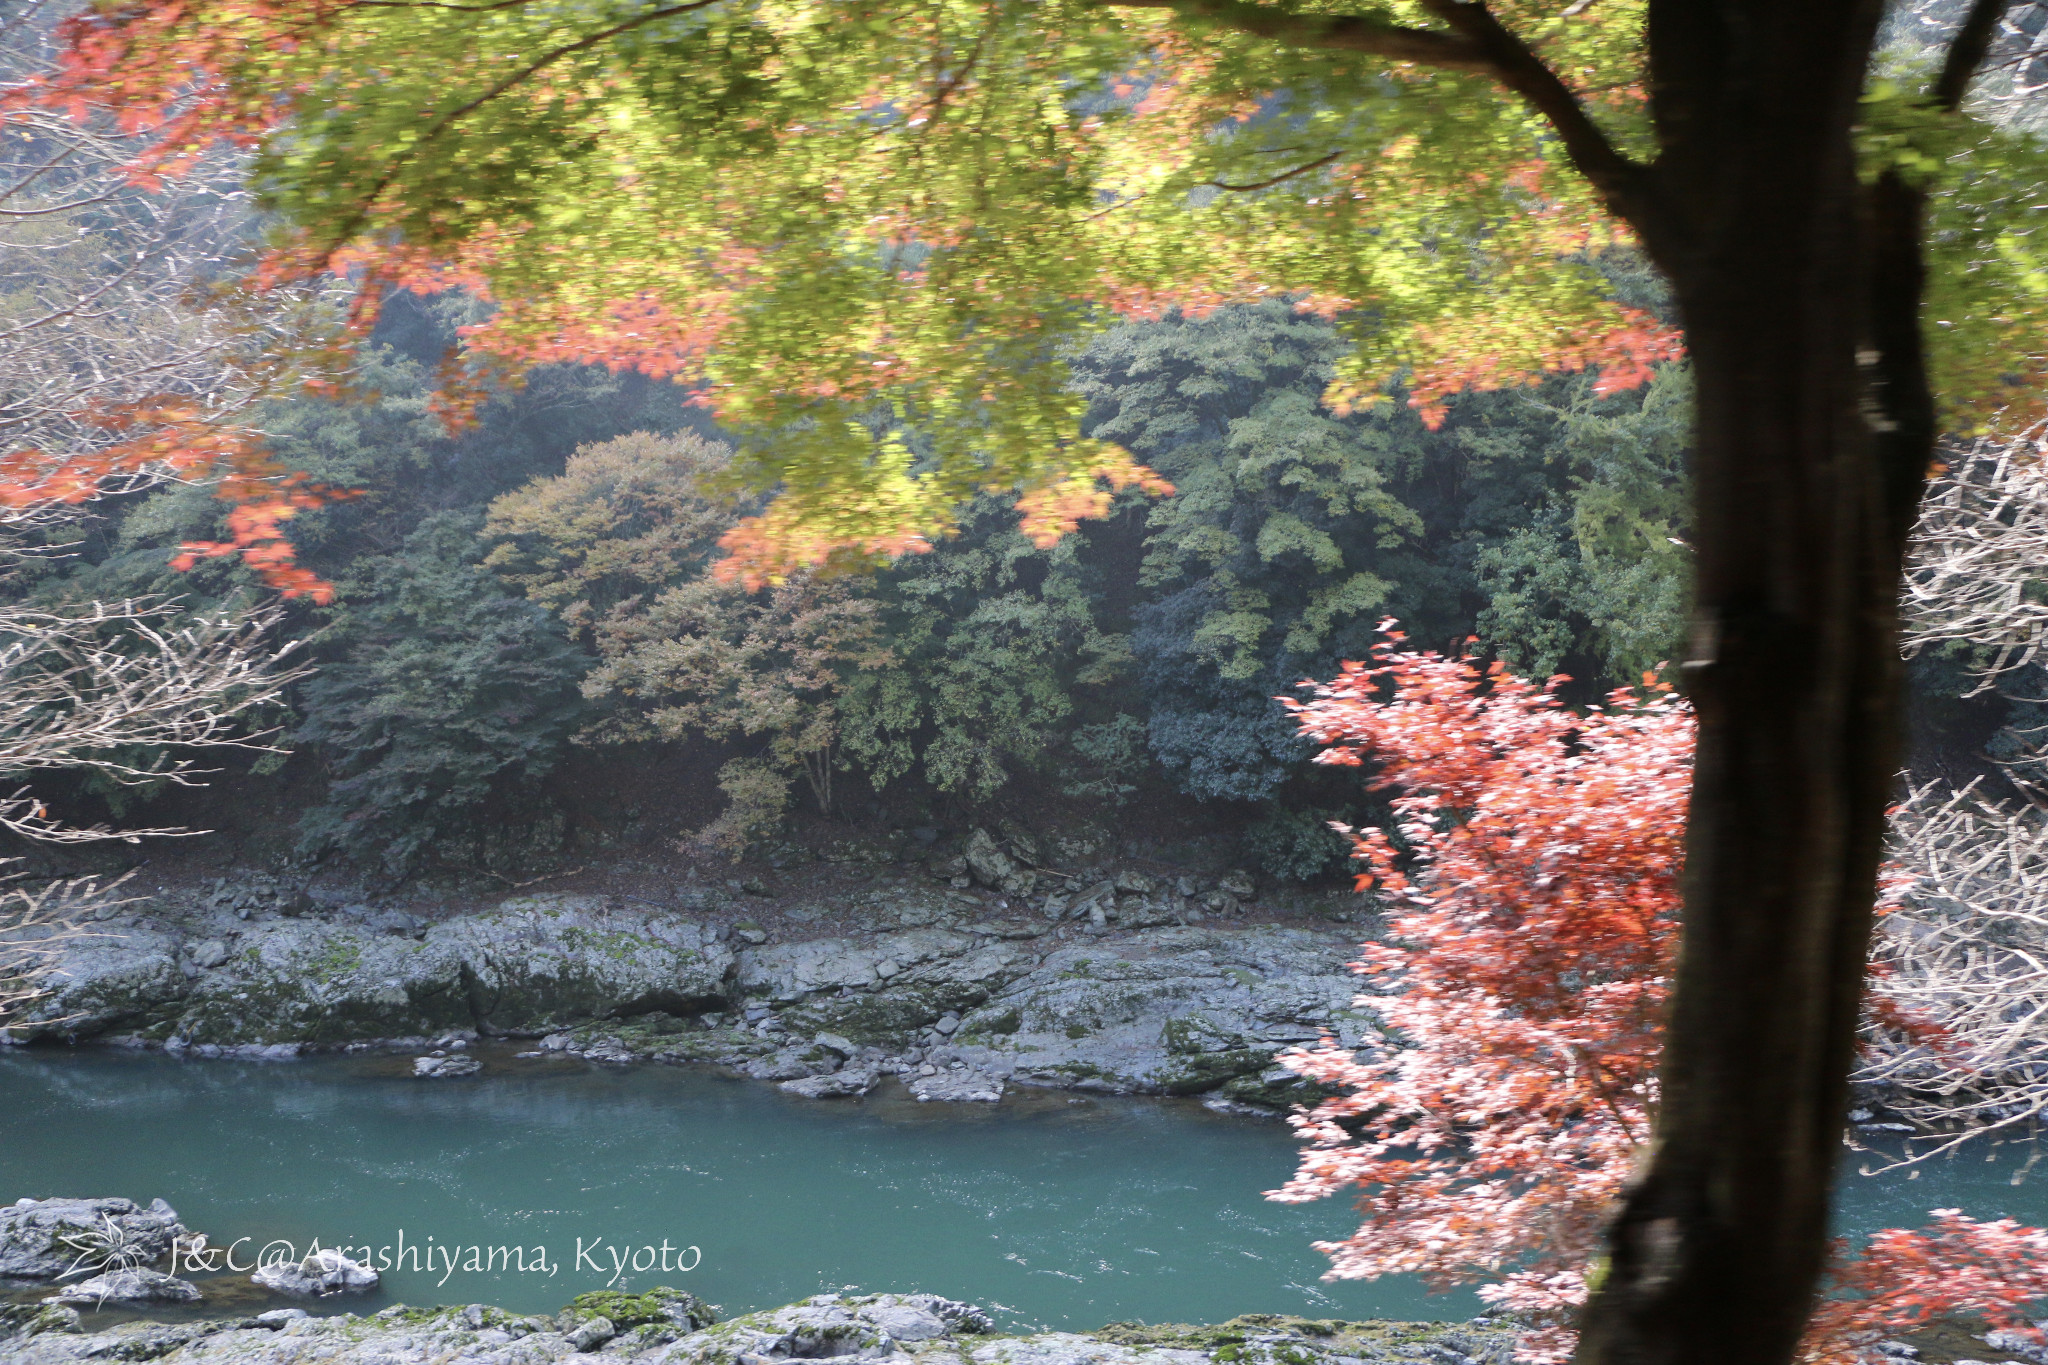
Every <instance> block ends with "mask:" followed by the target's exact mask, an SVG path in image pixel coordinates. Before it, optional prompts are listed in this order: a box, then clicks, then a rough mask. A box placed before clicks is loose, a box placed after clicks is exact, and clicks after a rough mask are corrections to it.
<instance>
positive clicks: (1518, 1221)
mask: <svg viewBox="0 0 2048 1365" xmlns="http://www.w3.org/2000/svg"><path fill="white" fill-rule="evenodd" d="M1403 641H1404V637H1403V636H1402V635H1401V634H1400V633H1399V632H1398V631H1395V630H1393V629H1392V628H1391V623H1388V625H1387V628H1386V639H1385V641H1384V642H1383V643H1382V644H1381V645H1380V646H1378V647H1377V648H1376V650H1375V654H1374V658H1373V660H1372V662H1371V663H1370V664H1357V663H1347V664H1346V665H1344V668H1343V671H1342V672H1341V673H1340V675H1339V676H1338V677H1337V678H1336V679H1335V680H1334V681H1331V682H1326V683H1311V684H1307V685H1306V686H1308V687H1309V688H1310V690H1311V696H1310V699H1309V700H1307V701H1292V700H1288V701H1287V705H1288V706H1289V707H1290V708H1292V709H1293V711H1294V713H1295V715H1296V717H1297V719H1298V720H1299V722H1300V725H1301V729H1302V733H1303V734H1305V735H1307V736H1308V737H1309V738H1311V739H1312V740H1314V741H1316V742H1317V743H1318V744H1321V745H1322V746H1324V747H1323V750H1322V752H1321V753H1320V754H1319V755H1318V761H1319V762H1323V763H1330V764H1338V765H1346V766H1358V765H1361V764H1364V763H1366V762H1368V761H1370V762H1371V763H1372V764H1374V765H1375V767H1376V774H1375V782H1376V784H1377V785H1379V786H1381V787H1383V788H1386V789H1389V790H1391V791H1393V792H1394V793H1396V795H1395V796H1394V798H1393V801H1392V806H1393V809H1394V811H1395V814H1396V817H1397V825H1396V829H1395V831H1394V833H1395V835H1396V836H1397V838H1389V836H1388V834H1387V832H1386V831H1383V830H1379V829H1367V830H1364V831H1350V830H1347V831H1346V832H1347V833H1350V834H1351V835H1352V837H1353V839H1354V840H1355V843H1356V846H1357V856H1358V857H1360V858H1361V859H1362V860H1364V861H1365V862H1366V863H1367V864H1368V865H1369V869H1370V870H1369V871H1367V872H1365V873H1363V874H1362V875H1361V876H1360V877H1359V889H1360V890H1366V889H1370V888H1374V887H1377V888H1378V889H1379V891H1380V892H1381V894H1382V896H1383V897H1384V899H1385V903H1386V904H1387V906H1388V907H1389V910H1390V914H1389V915H1388V918H1387V923H1386V932H1385V935H1384V938H1383V940H1382V941H1380V942H1375V943H1369V944H1367V945H1365V948H1364V957H1363V959H1362V960H1361V961H1360V962H1359V963H1358V964H1356V965H1357V968H1358V970H1359V971H1360V972H1362V973H1363V974H1364V975H1365V976H1367V977H1368V978H1369V979H1370V981H1371V982H1372V983H1373V987H1374V990H1375V992H1376V993H1375V994H1373V995H1371V996H1368V997H1366V998H1365V1001H1364V1003H1367V1004H1369V1005H1370V1006H1371V1007H1372V1008H1373V1009H1374V1011H1375V1012H1376V1013H1377V1015H1378V1017H1379V1019H1380V1020H1381V1021H1382V1024H1383V1026H1384V1029H1385V1031H1386V1032H1385V1039H1384V1041H1383V1043H1382V1044H1381V1045H1380V1046H1378V1047H1376V1048H1369V1049H1366V1050H1364V1051H1362V1052H1360V1053H1356V1054H1354V1053H1353V1052H1351V1051H1349V1050H1346V1049H1342V1048H1339V1047H1338V1046H1336V1044H1335V1043H1334V1041H1332V1040H1328V1039H1325V1040H1324V1042H1323V1043H1322V1044H1321V1045H1320V1046H1318V1047H1316V1048H1311V1049H1296V1050H1293V1051H1291V1052H1288V1053H1286V1054H1283V1056H1282V1057H1281V1061H1282V1062H1283V1063H1284V1064H1285V1065H1287V1066H1288V1067H1290V1068H1291V1069H1293V1070H1294V1071H1296V1072H1298V1073H1300V1074H1301V1075H1303V1076H1307V1077H1310V1078H1312V1079H1314V1080H1317V1081H1320V1082H1323V1083H1324V1084H1326V1085H1329V1086H1333V1087H1336V1088H1338V1090H1339V1091H1340V1093H1339V1094H1338V1095H1337V1096H1336V1097H1335V1098H1332V1099H1330V1100H1327V1101H1325V1102H1324V1103H1322V1104H1321V1105H1319V1106H1317V1107H1316V1108H1315V1109H1314V1110H1312V1111H1307V1112H1303V1113H1300V1114H1297V1115H1296V1116H1295V1118H1294V1125H1295V1128H1296V1129H1297V1131H1298V1132H1299V1133H1300V1134H1301V1136H1302V1137H1303V1139H1304V1140H1305V1144H1306V1145H1305V1148H1304V1150H1303V1152H1302V1157H1301V1166H1300V1169H1299V1171H1297V1173H1296V1174H1295V1176H1294V1178H1293V1179H1292V1180H1290V1181H1288V1183H1287V1184H1286V1185H1285V1186H1284V1187H1282V1188H1281V1189H1279V1190H1277V1191H1274V1192H1273V1194H1272V1197H1273V1198H1275V1199H1279V1200H1283V1201H1287V1202H1298V1201H1304V1200H1309V1199H1317V1198H1321V1197H1324V1196H1326V1195H1330V1194H1334V1193H1336V1192H1337V1191H1339V1190H1347V1189H1353V1188H1356V1189H1358V1190H1360V1191H1361V1193H1360V1196H1359V1204H1358V1207H1359V1210H1360V1211H1361V1212H1362V1213H1363V1214H1364V1215H1365V1221H1364V1223H1363V1225H1362V1226H1361V1227H1360V1228H1359V1230H1358V1232H1357V1233H1355V1234H1354V1235H1353V1236H1351V1237H1348V1238H1345V1239H1344V1240H1342V1241H1337V1242H1321V1243H1317V1249H1318V1250H1320V1251H1323V1252H1324V1253H1326V1254H1327V1255H1328V1256H1329V1257H1330V1258H1331V1262H1332V1265H1331V1270H1330V1275H1331V1277H1332V1278H1339V1279H1355V1278H1368V1279H1369V1278H1374V1277H1377V1276H1380V1275H1387V1274H1396V1273H1410V1274H1418V1275H1421V1276H1423V1277H1424V1278H1425V1279H1426V1280H1427V1281H1429V1282H1430V1283H1431V1284H1432V1285H1433V1286H1435V1287H1439V1288H1442V1287H1448V1286H1449V1285H1451V1284H1456V1283H1466V1282H1472V1281H1484V1282H1486V1283H1484V1284H1483V1285H1482V1287H1481V1288H1480V1290H1479V1293H1480V1296H1481V1297H1482V1298H1483V1299H1485V1300H1486V1301H1488V1302H1489V1303H1492V1304H1495V1305H1497V1306H1499V1307H1501V1308H1503V1309H1508V1310H1512V1311H1514V1312H1516V1313H1517V1314H1519V1315H1521V1316H1522V1317H1523V1319H1524V1320H1525V1321H1526V1322H1528V1323H1530V1324H1531V1326H1530V1328H1529V1330H1528V1331H1526V1332H1525V1333H1524V1334H1523V1336H1522V1339H1521V1343H1520V1352H1519V1353H1520V1356H1521V1358H1522V1359H1524V1360H1528V1361H1532V1362H1555V1361H1562V1360H1564V1359H1566V1358H1567V1357H1568V1356H1569V1355H1570V1353H1571V1350H1572V1348H1573V1346H1574V1344H1575V1340H1576V1334H1575V1332H1574V1331H1573V1329H1572V1327H1571V1325H1570V1324H1571V1323H1572V1321H1573V1320H1574V1318H1575V1317H1576V1316H1577V1313H1578V1310H1579V1309H1580V1308H1581V1307H1582V1306H1583V1305H1584V1304H1585V1302H1586V1299H1587V1294H1588V1289H1589V1285H1590V1283H1591V1282H1592V1281H1593V1280H1594V1279H1596V1278H1597V1276H1598V1275H1599V1273H1600V1262H1599V1259H1598V1257H1599V1250H1600V1245H1601V1231H1602V1227H1603V1225H1604V1223H1605V1221H1606V1219H1607V1218H1608V1216H1609V1215H1610V1213H1611V1210H1612V1207H1613V1205H1614V1203H1615V1200H1616V1199H1617V1197H1618V1196H1619V1194H1620V1193H1621V1190H1622V1187H1623V1184H1624V1182H1625V1181H1626V1180H1627V1179H1628V1176H1629V1174H1630V1172H1631V1170H1632V1169H1633V1168H1634V1166H1635V1164H1636V1161H1637V1158H1638V1156H1639V1154H1640V1152H1641V1144H1642V1143H1643V1142H1644V1141H1645V1140H1646V1139H1647V1137H1648V1135H1649V1132H1650V1126H1651V1117H1652V1112H1653V1110H1654V1109H1655V1106H1656V1103H1657V1095H1658V1086H1657V1064H1658V1056H1659V1051H1660V1048H1661V1035H1662V1028H1663V1018H1664V1006H1665V1002H1666V998H1667V995H1668V992H1669V989H1670V977H1671V966H1672V957H1673V954H1674V952H1675V951H1676V947H1677V941H1678V914H1679V907H1680V879H1681V877H1682V875H1683V869H1684V838H1685V821H1686V810H1687V804H1688V800H1689V796H1690V790H1691V784H1692V750H1693V720H1692V715H1691V711H1690V709H1689V708H1688V707H1687V706H1686V705H1685V704H1684V702H1683V701H1681V700H1680V699H1679V698H1678V697H1676V696H1675V695H1673V693H1672V691H1671V689H1670V687H1669V685H1668V684H1665V683H1663V682H1661V681H1659V680H1658V679H1657V678H1656V677H1655V676H1654V675H1646V676H1645V677H1644V679H1643V681H1642V685H1641V687H1640V688H1635V689H1627V688H1624V689H1621V690H1618V691H1616V692H1614V693H1612V694H1611V695H1610V696H1609V697H1608V698H1607V700H1606V703H1605V704H1604V705H1601V706H1595V707H1590V708H1588V709H1587V710H1585V711H1584V712H1575V711H1573V710H1571V709H1569V708H1567V707H1566V706H1565V705H1563V703H1562V702H1560V700H1559V699H1558V696H1557V693H1556V686H1555V685H1556V684H1557V683H1559V682H1561V681H1563V679H1561V678H1553V679H1551V680H1550V682H1549V683H1547V684H1540V685H1539V684H1537V683H1535V682H1532V681H1530V680H1528V679H1524V678H1520V677H1517V676H1515V675H1514V674H1513V673H1512V672H1510V671H1509V670H1508V669H1507V668H1506V667H1505V666H1503V665H1501V664H1498V663H1495V664H1492V665H1490V666H1486V667H1482V666H1481V665H1480V664H1479V663H1478V662H1477V661H1475V660H1474V659H1471V658H1469V657H1468V658H1461V659H1451V658H1446V657H1444V656H1442V655H1439V654H1435V653H1428V652H1410V651H1406V650H1404V649H1403V648H1402V644H1403ZM1283 700H1286V699H1283ZM1397 840H1398V842H1397ZM1892 1022H1894V1023H1895V1024H1896V1022H1897V1021H1892ZM1932 1216H1933V1218H1934V1223H1933V1225H1932V1227H1931V1228H1930V1229H1928V1230H1926V1231H1923V1232H1913V1231H1907V1230H1904V1229H1890V1230H1887V1231H1885V1232H1881V1233H1879V1234H1877V1235H1876V1236H1875V1237H1873V1238H1872V1239H1871V1241H1870V1244H1869V1246H1868V1247H1867V1248H1866V1249H1865V1250H1864V1251H1863V1252H1862V1254H1861V1255H1860V1256H1858V1257H1856V1258H1855V1259H1854V1260H1846V1259H1845V1258H1844V1255H1838V1262H1839V1264H1838V1267H1837V1269H1836V1271H1835V1274H1834V1277H1833V1290H1832V1292H1831V1293H1830V1295H1829V1297H1828V1298H1827V1299H1826V1300H1825V1301H1824V1302H1823V1304H1822V1306H1821V1308H1820V1311H1819V1312H1818V1313H1817V1314H1816V1315H1815V1317H1814V1319H1813V1321H1812V1323H1811V1325H1810V1327H1809V1329H1808V1332H1807V1335H1806V1338H1805V1341H1804V1343H1803V1345H1802V1348H1801V1351H1802V1357H1803V1358H1804V1359H1806V1360H1809V1361H1815V1362H1834V1361H1848V1360H1854V1359H1857V1358H1858V1357H1859V1355H1860V1354H1861V1353H1862V1352H1863V1351H1864V1350H1865V1349H1867V1348H1868V1347H1869V1346H1870V1345H1872V1344H1874V1343H1875V1342H1876V1341H1877V1340H1879V1339H1880V1338H1882V1337H1884V1336H1886V1335H1890V1334H1893V1333H1896V1332H1899V1331H1906V1330H1911V1329H1912V1328H1914V1327H1918V1326H1922V1325H1925V1324H1926V1323H1927V1322H1928V1321H1929V1320H1931V1319H1933V1318H1936V1317H1942V1316H1948V1315H1952V1314H1957V1313H1974V1314H1976V1315H1979V1316H1981V1317H1982V1318H1983V1319H1984V1320H1985V1321H1986V1322H1988V1323H1989V1324H1990V1325H1991V1326H1994V1327H2017V1328H2020V1329H2022V1330H2024V1331H2027V1332H2032V1331H2033V1329H2032V1328H2031V1327H2030V1326H2029V1325H2028V1323H2027V1320H2026V1318H2025V1317H2024V1316H2023V1310H2024V1309H2025V1308H2026V1307H2027V1306H2028V1305H2029V1304H2031V1303H2037V1302H2039V1301H2041V1300H2044V1299H2048V1231H2044V1230H2042V1229H2038V1228H2025V1227H2020V1226H2018V1225H2016V1224H2014V1223H2012V1222H2010V1221H2000V1222H1994V1223H1979V1222H1975V1221H1973V1220H1971V1219H1969V1218H1966V1217H1964V1216H1962V1214H1961V1213H1959V1212H1957V1211H1955V1210H1936V1211H1935V1213H1934V1214H1933V1215H1932Z"/></svg>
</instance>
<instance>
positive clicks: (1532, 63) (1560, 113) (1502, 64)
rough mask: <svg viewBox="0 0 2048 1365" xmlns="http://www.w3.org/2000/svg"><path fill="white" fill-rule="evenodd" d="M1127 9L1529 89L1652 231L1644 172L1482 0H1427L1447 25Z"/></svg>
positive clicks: (1235, 8)
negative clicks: (1180, 16) (1197, 20)
mask: <svg viewBox="0 0 2048 1365" xmlns="http://www.w3.org/2000/svg"><path fill="white" fill-rule="evenodd" d="M1102 3H1104V4H1105V5H1109V6H1112V7H1116V8H1125V9H1170V10H1173V11H1175V12H1177V13H1180V14H1185V15H1188V16H1190V17H1193V18H1200V19H1207V20H1209V21H1211V22H1212V23H1217V24H1221V25H1223V26H1224V27H1226V28H1233V29H1236V30H1237V31H1238V32H1240V33H1249V34H1251V35H1252V36H1253V37H1257V38H1270V39H1272V40H1274V41H1275V42H1281V43H1287V44H1290V45H1292V46H1296V47H1311V48H1321V49H1325V50H1329V51H1336V52H1362V53H1365V54H1367V55H1369V56H1374V57H1385V58H1387V59H1388V60H1390V61H1397V62H1414V63H1416V64H1417V65H1419V66H1433V67H1437V68H1440V69H1442V70H1446V71H1462V72H1469V73H1471V74H1474V75H1481V76H1488V77H1491V78H1492V79H1493V80H1495V81H1497V82H1498V83H1499V84H1501V85H1502V86H1504V87H1505V88H1507V89H1509V90H1511V91H1513V92H1514V93H1515V94H1517V95H1520V96H1521V97H1522V99H1523V100H1524V101H1525V102H1526V103H1527V104H1528V105H1529V107H1530V108H1532V109H1534V110H1535V111H1536V112H1537V113H1538V114H1540V115H1542V117H1543V118H1544V119H1545V120H1546V121H1547V122H1548V123H1549V124H1550V126H1551V127H1552V128H1553V129H1555V130H1556V132H1557V135H1558V139H1559V141H1561V142H1562V143H1563V144H1564V149H1565V154H1566V155H1567V156H1568V157H1570V158H1571V162H1572V165H1573V167H1575V168H1576V169H1577V170H1578V172H1579V174H1581V175H1583V176H1585V177H1586V179H1587V181H1588V182H1589V183H1591V184H1592V186H1593V188H1594V189H1595V190H1597V191H1598V192H1599V194H1600V196H1601V198H1602V199H1603V200H1604V201H1605V203H1606V205H1607V207H1608V210H1609V211H1610V212H1612V213H1614V214H1615V215H1616V216H1617V217H1619V218H1622V219H1625V220H1627V221H1628V222H1630V223H1631V224H1633V225H1634V226H1635V227H1636V229H1637V230H1638V231H1640V232H1643V233H1644V234H1645V235H1646V236H1647V235H1648V234H1649V233H1650V232H1651V231H1652V230H1653V225H1651V224H1649V223H1646V222H1645V221H1644V219H1645V217H1646V216H1648V208H1649V206H1648V205H1647V203H1646V202H1645V198H1646V196H1645V193H1644V190H1645V172H1644V168H1643V167H1642V166H1641V165H1639V164H1638V163H1636V162H1634V161H1631V160H1630V159H1629V158H1628V157H1626V156H1624V155H1623V154H1622V153H1621V152H1620V151H1619V150H1618V149H1617V148H1616V147H1615V146H1614V144H1613V143H1612V142H1610V141H1608V139H1607V135H1606V134H1605V133H1604V132H1602V131H1601V130H1600V127H1599V125H1598V124H1596V123H1594V122H1593V120H1592V119H1591V118H1590V117H1589V116H1588V115H1587V113H1586V110H1585V107H1584V106H1583V105H1581V104H1580V103H1579V98H1578V96H1577V95H1575V94H1574V93H1573V92H1572V90H1571V88H1570V87H1569V86H1567V85H1566V84H1565V83H1564V82H1563V81H1562V80H1560V79H1559V78H1558V75H1557V73H1556V72H1554V71H1552V70H1551V69H1550V68H1549V67H1548V66H1546V65H1545V64H1544V62H1543V60H1542V59H1541V58H1540V57H1538V56H1537V55H1536V54H1535V53H1534V52H1532V51H1531V50H1530V49H1529V47H1528V45H1527V44H1525V43H1523V42H1522V40H1521V39H1520V38H1517V37H1516V36H1515V35H1514V34H1513V33H1511V32H1509V31H1508V29H1507V28H1506V27H1505V26H1503V25H1502V24H1501V22H1500V21H1499V20H1498V19H1496V18H1495V17H1494V16H1493V13H1492V11H1491V10H1489V9H1488V8H1487V7H1486V5H1485V4H1484V3H1480V0H1424V3H1425V4H1426V5H1427V6H1428V8H1429V10H1430V12H1431V13H1432V14H1434V15H1436V16H1437V17H1438V18H1439V19H1441V20H1443V21H1444V23H1445V24H1446V25H1447V26H1448V28H1449V29H1450V31H1449V32H1445V31H1443V30H1441V29H1424V28H1410V27H1407V26H1404V25H1401V24H1390V23H1387V22H1385V21H1383V20H1379V19H1369V18H1366V17H1364V16H1362V15H1355V14H1299V13H1295V12H1293V11H1290V10H1286V9H1281V8H1279V7H1277V6H1273V5H1259V4H1247V3H1244V0H1102Z"/></svg>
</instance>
